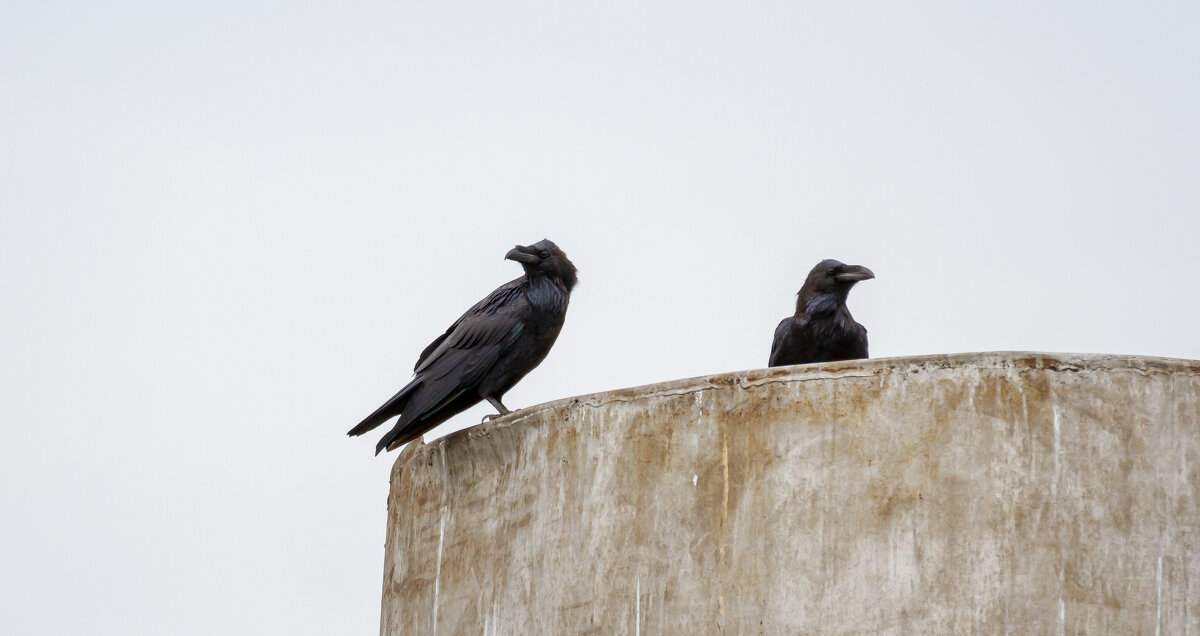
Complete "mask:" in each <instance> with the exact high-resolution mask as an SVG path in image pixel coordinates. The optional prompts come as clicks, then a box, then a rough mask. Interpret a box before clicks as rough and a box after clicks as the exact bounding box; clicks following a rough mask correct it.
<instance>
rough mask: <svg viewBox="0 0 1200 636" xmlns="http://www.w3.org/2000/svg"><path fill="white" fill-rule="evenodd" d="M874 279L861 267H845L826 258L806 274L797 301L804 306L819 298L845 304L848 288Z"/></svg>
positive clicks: (839, 262)
mask: <svg viewBox="0 0 1200 636" xmlns="http://www.w3.org/2000/svg"><path fill="white" fill-rule="evenodd" d="M868 278H875V273H874V272H872V271H871V270H869V269H867V268H865V267H863V266H862V265H847V264H845V263H843V262H841V261H835V260H833V259H832V258H827V259H825V260H823V261H821V262H820V263H817V266H816V267H814V268H812V271H810V272H809V273H808V278H807V279H805V281H804V286H803V287H801V288H800V293H799V294H798V296H800V298H799V301H800V303H802V304H806V303H808V302H810V301H813V300H815V299H816V298H817V297H820V296H826V297H829V296H832V297H836V298H837V299H838V300H839V301H842V302H845V300H846V296H848V295H849V294H850V288H851V287H854V284H855V283H857V282H858V281H860V280H867V279H868Z"/></svg>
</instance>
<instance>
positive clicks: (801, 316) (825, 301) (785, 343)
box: [768, 259, 875, 367]
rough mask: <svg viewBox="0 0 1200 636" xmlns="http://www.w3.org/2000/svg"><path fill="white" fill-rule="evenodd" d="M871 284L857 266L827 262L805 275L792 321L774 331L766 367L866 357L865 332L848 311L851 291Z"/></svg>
mask: <svg viewBox="0 0 1200 636" xmlns="http://www.w3.org/2000/svg"><path fill="white" fill-rule="evenodd" d="M868 278H875V274H874V273H873V272H872V271H871V270H869V269H867V268H865V267H862V266H861V265H847V264H845V263H842V262H839V261H835V260H833V259H826V260H823V261H821V262H820V263H817V266H816V267H814V268H812V271H811V272H809V273H808V278H807V279H806V280H805V281H804V286H803V287H801V288H800V292H799V293H797V294H796V315H795V316H791V317H789V318H784V319H783V321H782V322H780V323H779V326H778V327H776V328H775V340H774V341H773V342H771V359H770V361H769V363H768V364H769V366H772V367H781V366H784V365H788V364H806V363H809V362H832V361H834V360H853V359H855V358H866V357H867V329H866V327H863V326H862V325H860V324H858V323H857V322H854V317H853V316H851V315H850V310H849V309H847V308H846V296H848V295H849V294H850V288H851V287H854V284H855V283H857V282H858V281H860V280H866V279H868Z"/></svg>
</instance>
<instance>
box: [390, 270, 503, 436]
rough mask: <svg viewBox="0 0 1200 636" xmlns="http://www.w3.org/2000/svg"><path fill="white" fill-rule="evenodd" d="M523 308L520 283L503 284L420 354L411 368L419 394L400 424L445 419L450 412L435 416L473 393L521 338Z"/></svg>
mask: <svg viewBox="0 0 1200 636" xmlns="http://www.w3.org/2000/svg"><path fill="white" fill-rule="evenodd" d="M523 308H524V294H523V290H522V287H521V284H520V280H518V281H514V282H511V283H506V284H504V286H502V287H500V288H498V289H497V290H496V292H492V293H491V294H490V295H488V296H487V298H485V299H484V300H481V301H479V302H478V304H475V306H474V307H472V308H470V310H468V311H467V313H464V314H463V316H462V317H461V318H458V320H456V322H455V324H454V325H451V326H450V329H449V330H448V331H446V332H445V334H443V335H442V336H440V337H439V338H438V340H436V341H433V343H431V344H430V346H428V347H426V352H427V353H422V354H421V360H420V361H418V364H416V378H415V379H414V382H420V383H421V390H420V391H418V392H416V394H415V395H413V397H412V398H410V400H409V401H408V403H407V404H406V406H404V418H403V419H404V420H406V421H407V422H412V424H413V425H416V424H419V422H421V421H422V420H430V421H432V420H436V419H438V418H440V416H442V415H445V416H448V418H449V416H450V415H452V413H449V414H444V413H440V412H442V410H443V407H446V406H449V404H450V403H451V402H455V401H456V400H457V398H458V396H461V395H462V394H464V392H468V391H472V390H474V389H476V388H478V385H479V382H480V379H481V378H482V377H484V374H486V373H487V372H488V371H490V370H491V368H492V367H493V366H494V365H496V362H497V361H498V360H499V359H500V356H502V355H503V354H504V352H506V350H508V349H509V347H511V346H512V343H514V342H516V340H517V338H518V337H520V336H521V332H522V331H523V329H524V324H523V323H522V320H521V313H522V310H523ZM480 398H481V397H480ZM476 401H478V400H476Z"/></svg>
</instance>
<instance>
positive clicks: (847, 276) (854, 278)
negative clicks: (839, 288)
mask: <svg viewBox="0 0 1200 636" xmlns="http://www.w3.org/2000/svg"><path fill="white" fill-rule="evenodd" d="M833 278H834V279H835V280H837V281H838V282H839V283H857V282H858V281H860V280H867V279H868V278H875V272H872V271H871V270H869V269H867V268H865V267H863V266H862V265H851V266H849V267H847V268H846V269H845V271H843V272H842V273H840V274H836V275H835V276H834V277H833Z"/></svg>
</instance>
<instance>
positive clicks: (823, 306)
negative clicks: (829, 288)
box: [796, 290, 850, 318]
mask: <svg viewBox="0 0 1200 636" xmlns="http://www.w3.org/2000/svg"><path fill="white" fill-rule="evenodd" d="M847 291H849V290H847ZM847 295H848V294H838V293H826V294H821V293H815V292H809V291H808V290H801V291H800V294H799V295H798V297H797V298H796V317H797V318H799V317H801V316H809V317H816V316H828V315H830V314H845V315H846V316H847V317H849V316H850V310H849V309H847V308H846V296H847Z"/></svg>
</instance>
